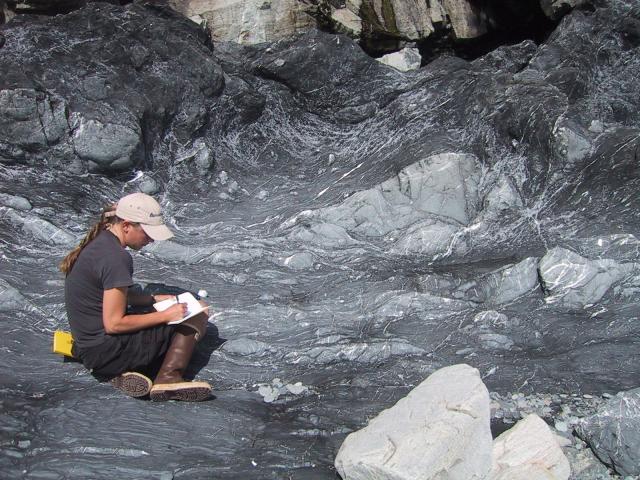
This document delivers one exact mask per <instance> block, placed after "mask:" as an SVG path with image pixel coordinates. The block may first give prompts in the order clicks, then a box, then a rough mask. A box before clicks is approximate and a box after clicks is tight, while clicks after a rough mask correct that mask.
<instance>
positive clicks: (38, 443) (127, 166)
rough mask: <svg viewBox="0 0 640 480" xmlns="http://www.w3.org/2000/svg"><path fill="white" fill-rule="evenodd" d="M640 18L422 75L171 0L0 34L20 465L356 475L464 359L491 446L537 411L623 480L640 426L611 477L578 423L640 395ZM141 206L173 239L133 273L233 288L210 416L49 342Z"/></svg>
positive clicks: (1, 243)
mask: <svg viewBox="0 0 640 480" xmlns="http://www.w3.org/2000/svg"><path fill="white" fill-rule="evenodd" d="M638 21H640V10H639V9H638V6H637V4H636V3H635V2H628V1H624V0H607V1H604V2H599V3H598V5H597V6H596V7H594V8H593V9H592V10H587V9H585V10H580V11H578V10H576V11H573V12H572V13H571V14H569V15H567V16H566V17H564V18H563V19H562V20H561V21H560V23H559V25H558V27H557V29H556V30H555V31H554V32H553V33H552V35H551V36H550V37H549V38H547V39H546V40H545V41H544V42H542V43H540V44H539V45H538V44H535V43H534V42H532V41H525V42H522V43H520V44H516V45H510V46H502V47H500V48H498V49H496V50H494V51H493V52H491V53H490V54H488V55H486V56H484V57H481V58H479V59H477V60H474V61H473V62H468V61H465V60H463V59H460V58H456V57H452V56H443V57H440V58H438V59H436V60H434V61H433V62H431V63H429V64H428V65H426V66H424V67H422V68H420V69H418V70H414V71H409V72H400V71H398V70H396V69H393V68H391V67H388V66H385V65H382V64H380V63H379V62H377V61H376V60H375V59H373V58H370V57H368V56H367V55H366V54H365V53H364V52H363V51H362V49H361V48H360V47H359V46H358V44H356V43H354V42H353V41H352V40H350V39H349V38H347V37H345V36H340V35H329V34H327V33H324V32H319V31H310V32H307V33H305V34H304V35H300V36H296V37H291V38H288V39H285V40H281V41H278V42H274V43H270V44H267V43H265V44H259V45H255V46H240V45H237V44H226V43H216V44H211V42H210V40H209V38H208V37H207V36H206V35H205V34H204V33H203V32H202V31H201V30H199V29H198V28H197V27H196V26H195V25H194V24H193V23H192V22H190V21H189V20H187V19H185V18H183V17H180V16H179V15H178V14H176V13H175V12H173V11H171V10H168V9H166V8H164V7H161V6H158V5H157V4H155V3H153V4H152V3H145V2H135V3H132V4H130V5H126V6H120V5H113V4H107V3H93V2H92V3H90V4H88V5H87V6H86V7H84V8H82V9H80V10H75V11H73V12H71V13H69V14H67V15H59V16H56V17H52V18H46V17H40V16H36V17H31V16H28V15H20V16H18V17H15V18H13V19H12V20H11V21H10V22H9V23H7V24H5V25H3V26H2V27H0V31H1V35H2V38H4V45H2V46H1V47H0V189H1V192H0V322H1V323H2V326H3V335H2V337H1V338H0V350H1V351H2V355H1V357H0V376H1V378H2V382H1V385H0V442H1V443H0V445H1V446H0V471H2V472H3V474H5V475H6V476H7V477H10V478H56V476H57V477H63V476H64V477H66V478H78V479H85V478H100V479H101V478H105V479H107V478H115V477H118V478H121V477H127V478H162V479H165V478H175V479H179V478H189V479H198V478H202V479H210V478H220V479H223V478H234V479H235V478H238V479H241V478H293V479H305V480H307V479H333V478H335V476H336V470H335V467H334V459H335V456H336V454H337V453H338V451H339V449H340V446H341V445H342V442H343V441H344V440H345V438H346V437H347V435H348V434H349V433H351V432H355V431H357V430H360V429H362V428H363V427H364V426H365V425H366V424H367V421H368V420H369V419H371V418H374V417H375V416H377V415H378V414H379V413H380V412H382V411H384V410H385V409H388V408H390V407H391V406H393V405H395V404H396V403H397V402H398V401H399V400H401V399H402V398H404V397H405V396H406V395H408V393H409V392H410V391H411V390H412V389H413V388H414V387H416V386H417V385H420V384H421V383H422V382H423V381H425V379H426V378H427V377H429V375H431V374H432V373H433V372H435V371H437V370H438V369H440V368H442V367H448V366H451V365H456V364H461V363H465V364H468V365H470V367H472V368H474V369H476V370H477V371H478V376H479V378H480V379H481V380H482V382H483V383H484V384H485V385H486V388H487V390H488V391H489V392H490V394H489V395H490V396H489V398H490V399H491V403H489V406H490V408H491V410H490V412H488V413H487V415H491V427H492V429H493V436H494V437H495V436H497V435H498V434H500V433H502V431H504V430H505V427H506V426H510V425H512V424H513V423H515V422H516V421H518V420H520V419H521V417H523V416H524V415H523V414H524V412H530V413H536V414H537V415H538V416H540V417H541V418H542V419H543V420H544V421H545V422H546V423H547V424H549V425H550V426H552V428H553V429H554V433H559V434H562V435H563V436H565V437H566V438H567V439H568V440H569V442H570V444H569V445H568V446H565V447H563V448H564V451H565V453H566V455H567V458H568V459H569V461H570V463H571V464H572V473H571V475H574V477H573V478H576V480H577V478H580V477H575V475H576V473H575V472H584V477H583V478H582V479H581V480H584V479H585V478H586V479H589V478H593V479H595V478H599V477H598V476H599V475H601V474H602V475H604V474H605V473H603V470H602V469H604V472H606V475H607V476H608V475H617V474H623V472H626V471H627V470H623V468H626V467H623V465H625V463H624V462H622V463H621V462H620V461H619V459H618V456H619V457H620V458H623V457H624V455H626V454H624V455H623V453H624V452H630V451H633V450H632V449H633V448H635V452H637V451H638V443H637V442H638V439H637V436H635V435H634V434H633V433H632V434H631V435H625V438H626V439H627V440H625V441H627V442H629V445H630V448H629V449H626V450H625V449H618V450H617V453H615V455H613V456H612V455H610V454H609V453H602V454H600V453H598V455H599V456H601V458H605V456H608V457H607V458H614V457H615V458H616V460H615V461H611V462H610V463H609V464H608V465H611V466H610V467H606V466H604V464H602V463H601V462H600V461H599V460H595V459H594V458H593V457H592V456H591V457H590V456H589V455H588V454H587V453H586V452H587V451H588V450H587V448H586V446H587V445H586V443H585V442H583V440H581V439H577V438H576V437H574V436H573V429H574V428H576V427H577V425H578V423H579V420H580V419H582V418H590V417H592V416H593V415H595V414H597V412H598V411H599V409H600V407H601V406H602V405H601V404H602V402H603V401H605V399H606V398H605V395H611V397H612V398H613V396H614V395H616V394H617V393H618V392H625V391H629V390H632V389H635V388H638V386H639V385H638V379H639V378H640V349H638V345H639V343H640V340H639V338H640V335H639V334H640V321H638V318H639V316H640V303H639V302H638V292H640V272H639V271H638V269H637V265H638V263H639V262H640V260H639V259H640V240H639V239H638V235H639V233H638V227H639V226H640V196H638V191H640V180H639V179H640V170H639V169H640V164H639V163H638V156H639V151H640V83H639V82H638V81H637V72H638V71H640V57H639V56H638V48H640V36H638V35H636V33H637V31H636V30H634V28H635V27H634V25H635V24H636V23H637V22H638ZM634 22H636V23H634ZM634 32H636V33H634ZM140 189H144V190H145V191H151V192H154V195H155V196H156V198H158V200H159V201H160V202H161V203H162V205H163V208H164V211H165V214H166V221H167V223H168V224H169V225H170V227H171V228H172V229H173V230H174V231H175V233H176V237H175V238H174V239H172V240H171V241H170V242H165V243H160V242H158V243H157V244H154V245H152V246H150V247H149V248H146V249H145V250H144V251H141V252H138V253H134V255H133V256H134V264H135V278H136V280H137V281H138V282H140V284H141V285H144V284H153V283H164V284H168V285H177V286H182V287H184V288H187V289H189V290H192V291H194V292H197V291H198V290H201V289H204V290H206V291H207V292H208V293H209V296H208V299H207V300H208V302H209V303H210V304H211V312H210V313H211V319H210V326H209V331H208V334H207V336H206V337H205V339H204V340H203V342H202V343H201V344H199V346H198V349H197V351H196V355H195V358H194V364H193V368H192V371H191V372H190V373H191V375H197V376H198V378H202V379H204V380H207V381H210V382H211V383H212V384H213V389H214V393H215V399H213V400H211V401H210V402H204V403H200V404H178V403H175V402H173V403H172V402H169V403H163V404H155V403H151V402H147V401H144V400H132V399H130V398H125V397H123V396H122V395H121V394H120V393H119V392H118V391H116V390H114V389H113V388H112V387H111V386H110V385H109V384H106V383H100V382H98V381H97V380H96V379H95V378H93V377H92V376H91V375H90V374H89V373H88V372H86V371H85V370H84V369H83V368H82V367H81V366H80V365H78V364H77V363H73V362H63V361H62V359H61V358H60V357H59V356H57V355H54V354H52V353H50V348H51V339H52V334H53V332H54V331H55V330H57V329H63V330H65V329H68V324H67V320H66V314H65V310H64V295H63V285H64V279H63V278H62V276H61V274H60V273H59V272H58V271H57V263H58V262H59V261H60V260H61V259H62V258H63V256H64V255H65V254H66V253H67V252H68V250H69V249H70V248H71V247H72V246H73V245H74V244H76V242H78V241H79V240H80V238H81V237H82V235H83V234H84V233H85V232H86V230H87V229H88V227H89V226H90V224H92V222H93V221H94V220H95V219H96V218H97V214H98V212H99V211H100V209H101V207H103V206H104V205H105V204H106V203H109V202H113V201H115V200H116V199H118V198H119V197H121V196H123V195H124V194H127V193H131V192H134V191H138V190H140ZM225 341H226V343H225ZM587 396H589V397H590V398H587ZM266 399H269V400H270V401H269V402H267V401H266ZM547 401H548V402H547ZM567 409H569V410H567ZM625 412H626V411H625ZM629 415H630V414H629ZM632 418H633V417H632V416H630V417H629V418H627V413H624V414H623V415H622V417H621V420H620V425H626V424H627V423H626V422H628V423H629V424H631V423H632V420H631V419H632ZM602 425H604V423H603V424H602ZM594 428H595V427H594ZM607 428H608V427H607ZM599 435H600V434H599V433H597V432H596V431H595V430H593V433H592V434H591V435H586V434H585V436H584V438H585V440H586V441H587V442H589V445H590V446H591V447H592V448H594V450H595V451H596V452H597V447H596V445H602V448H603V452H604V449H605V448H606V449H607V452H609V451H610V450H611V449H609V447H606V445H607V444H608V443H607V442H608V441H605V439H606V437H607V435H605V436H604V437H600V436H599ZM601 438H602V439H601ZM624 458H626V457H624ZM596 462H597V463H596ZM636 465H637V463H636ZM607 468H610V469H609V470H607ZM614 469H615V470H617V473H616V471H615V470H614ZM618 469H620V470H618ZM589 475H590V476H591V477H589Z"/></svg>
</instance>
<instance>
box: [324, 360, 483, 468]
mask: <svg viewBox="0 0 640 480" xmlns="http://www.w3.org/2000/svg"><path fill="white" fill-rule="evenodd" d="M489 402H490V401H489V392H488V391H487V389H486V387H485V386H484V384H483V383H482V380H481V379H480V374H479V372H478V370H476V369H475V368H472V367H470V366H468V365H454V366H451V367H446V368H443V369H440V370H438V371H436V372H435V373H433V374H432V375H431V376H430V377H429V378H427V379H426V380H425V381H424V382H422V383H421V384H420V385H418V386H417V387H416V388H414V389H413V390H412V391H411V392H410V393H409V394H408V395H407V396H406V397H405V398H403V399H401V400H400V401H398V403H396V405H394V406H393V407H391V408H389V409H387V410H385V411H383V412H382V413H380V414H379V415H378V416H377V417H376V418H374V419H373V420H371V421H370V422H369V425H367V426H366V427H364V428H363V429H362V430H358V431H356V432H353V433H351V434H350V435H349V436H347V438H346V439H345V441H344V443H343V444H342V446H341V448H340V451H339V452H338V455H337V457H336V460H335V466H336V469H337V470H338V473H339V474H340V475H341V476H342V478H343V480H382V479H393V480H404V479H406V480H428V479H434V480H435V479H438V480H483V479H486V478H487V475H488V474H489V471H490V469H491V440H492V439H491V431H490V428H489V414H490V410H489Z"/></svg>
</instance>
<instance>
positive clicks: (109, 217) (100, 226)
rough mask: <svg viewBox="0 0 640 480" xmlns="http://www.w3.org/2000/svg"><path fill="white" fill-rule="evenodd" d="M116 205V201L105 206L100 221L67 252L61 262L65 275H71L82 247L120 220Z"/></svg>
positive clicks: (60, 266)
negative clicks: (117, 215)
mask: <svg viewBox="0 0 640 480" xmlns="http://www.w3.org/2000/svg"><path fill="white" fill-rule="evenodd" d="M116 205H117V204H115V203H114V204H112V205H107V206H106V207H104V208H103V210H102V214H101V215H100V220H98V222H97V223H95V224H94V225H93V227H91V229H90V230H89V231H88V232H87V234H86V235H85V236H84V238H83V239H82V241H81V242H80V244H79V245H78V246H77V247H76V248H74V249H73V250H71V251H70V252H69V253H68V254H67V256H66V257H64V259H63V260H62V261H61V262H60V265H59V268H60V271H61V272H62V273H64V274H65V276H67V275H69V272H71V269H72V268H73V264H74V263H76V260H77V259H78V256H79V255H80V252H82V249H83V248H84V247H86V246H87V245H88V244H89V242H91V241H92V240H93V239H94V238H96V237H97V236H98V234H99V233H100V232H101V231H102V230H106V229H107V228H108V227H109V225H112V224H114V223H117V222H118V221H119V220H120V219H119V218H118V217H116Z"/></svg>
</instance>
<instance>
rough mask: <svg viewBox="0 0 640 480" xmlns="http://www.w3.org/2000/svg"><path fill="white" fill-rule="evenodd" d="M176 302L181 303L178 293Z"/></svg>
mask: <svg viewBox="0 0 640 480" xmlns="http://www.w3.org/2000/svg"><path fill="white" fill-rule="evenodd" d="M176 303H180V299H179V298H178V295H176Z"/></svg>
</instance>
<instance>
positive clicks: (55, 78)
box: [0, 3, 224, 171]
mask: <svg viewBox="0 0 640 480" xmlns="http://www.w3.org/2000/svg"><path fill="white" fill-rule="evenodd" d="M3 36H4V38H5V44H4V46H3V47H2V55H1V56H0V85H1V88H0V161H1V162H3V163H15V162H17V163H27V164H37V163H42V162H45V161H47V162H50V163H54V164H56V163H57V164H59V165H63V166H67V167H71V168H73V169H74V170H76V171H81V170H86V169H89V170H94V171H95V170H100V171H122V170H130V169H132V168H136V167H137V168H140V167H149V166H151V165H153V164H154V162H155V161H156V159H155V158H154V153H153V152H154V149H156V148H158V147H159V144H160V143H161V142H162V137H163V135H164V132H165V131H166V129H168V128H171V129H172V130H173V132H174V134H175V135H176V136H177V139H178V140H179V142H182V143H190V142H192V141H193V140H194V138H193V137H195V136H196V135H195V132H197V130H198V129H199V128H202V127H203V126H204V125H205V124H206V123H207V121H208V120H207V118H208V111H207V105H210V104H211V102H212V101H213V100H214V99H215V98H216V97H217V96H218V95H219V93H220V92H221V90H222V88H223V85H224V80H223V77H222V70H221V69H220V67H219V66H218V64H217V63H216V62H215V61H214V60H213V59H212V58H211V45H210V44H209V42H208V40H207V38H206V37H205V36H204V34H202V32H200V31H199V30H198V28H197V27H196V26H195V25H193V23H191V22H189V21H188V20H187V19H186V18H184V17H182V16H180V15H178V14H176V13H174V12H172V11H171V10H170V9H168V8H167V7H158V6H155V5H152V4H132V5H129V6H127V7H124V8H122V7H119V6H118V7H116V6H113V5H109V4H106V3H91V4H89V5H87V6H86V7H84V8H83V9H80V10H76V11H74V12H72V13H70V14H68V15H60V16H57V17H54V18H51V19H45V18H43V17H33V18H31V17H29V16H26V15H21V16H19V17H17V18H15V19H14V20H13V21H12V22H11V23H10V24H8V25H7V26H6V27H5V28H3ZM97 38H99V39H109V40H108V41H107V43H104V42H103V41H97V40H96V39H97ZM26 51H29V52H30V53H29V54H25V53H24V52H26ZM176 52H181V55H179V56H178V55H176ZM194 58H198V59H199V60H198V61H197V62H194V61H193V59H194ZM187 59H188V60H187ZM52 70H58V71H59V72H60V74H59V75H50V72H51V71H52ZM169 77H171V78H172V79H173V80H171V81H168V78H169Z"/></svg>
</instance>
